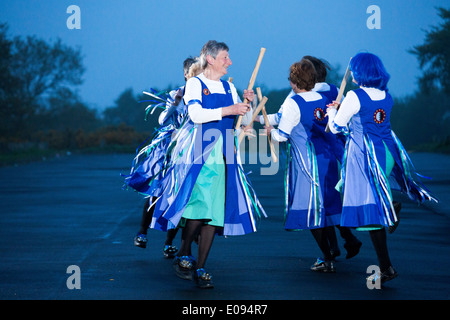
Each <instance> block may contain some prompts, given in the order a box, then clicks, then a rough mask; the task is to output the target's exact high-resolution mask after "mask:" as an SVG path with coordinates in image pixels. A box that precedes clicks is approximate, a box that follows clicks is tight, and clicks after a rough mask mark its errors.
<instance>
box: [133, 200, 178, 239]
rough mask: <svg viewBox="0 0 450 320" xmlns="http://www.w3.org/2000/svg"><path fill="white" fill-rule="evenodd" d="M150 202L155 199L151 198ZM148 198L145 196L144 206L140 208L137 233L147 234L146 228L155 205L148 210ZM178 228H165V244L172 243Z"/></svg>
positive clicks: (150, 220)
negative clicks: (139, 225)
mask: <svg viewBox="0 0 450 320" xmlns="http://www.w3.org/2000/svg"><path fill="white" fill-rule="evenodd" d="M151 200H152V203H153V202H154V201H155V200H156V198H155V197H152V198H151ZM149 207H150V198H147V201H146V202H145V205H144V208H143V209H142V219H141V227H140V228H139V233H143V234H147V230H148V228H149V226H150V223H151V222H152V218H153V212H154V211H155V206H153V207H151V208H150V210H149V209H148V208H149ZM177 232H178V228H175V229H169V230H167V237H166V242H165V243H164V244H165V245H172V242H173V239H174V238H175V236H176V235H177Z"/></svg>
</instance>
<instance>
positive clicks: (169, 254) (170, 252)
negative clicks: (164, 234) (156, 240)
mask: <svg viewBox="0 0 450 320" xmlns="http://www.w3.org/2000/svg"><path fill="white" fill-rule="evenodd" d="M177 252H178V248H177V247H175V246H173V245H169V244H166V245H165V246H164V249H163V254H164V257H165V258H167V259H172V258H173V257H175V253H177Z"/></svg>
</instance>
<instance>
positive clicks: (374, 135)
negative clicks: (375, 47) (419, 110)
mask: <svg viewBox="0 0 450 320" xmlns="http://www.w3.org/2000/svg"><path fill="white" fill-rule="evenodd" d="M350 70H351V71H352V76H353V81H354V82H355V83H356V84H357V85H358V86H360V88H359V89H357V90H354V91H350V92H349V93H347V96H346V97H345V99H344V100H343V102H342V105H341V106H340V108H339V111H337V110H336V108H337V107H338V105H337V103H335V102H334V103H333V104H330V105H329V107H330V108H329V109H328V110H327V113H328V115H329V127H330V130H331V132H333V133H338V132H343V133H344V134H346V135H348V136H349V139H348V142H347V145H346V150H345V155H344V162H343V166H342V172H341V177H342V178H341V182H342V183H343V184H341V187H342V190H343V210H342V217H341V226H347V227H356V228H357V230H368V231H369V233H370V237H371V240H372V243H373V246H374V248H375V251H376V254H377V258H378V262H379V268H380V274H378V275H373V277H369V280H374V279H375V278H376V277H377V278H379V279H380V281H381V283H384V282H386V281H389V280H392V279H394V278H395V277H396V276H397V272H396V270H395V269H394V268H393V266H392V263H391V261H390V257H389V253H388V248H387V239H386V231H385V227H392V226H394V225H395V224H396V223H397V222H398V216H397V213H396V211H395V208H394V205H393V199H392V194H391V187H390V182H391V183H394V184H393V186H395V185H398V186H399V187H400V190H402V191H403V192H405V193H407V194H408V196H409V197H410V198H411V199H413V200H417V201H418V202H423V201H424V200H433V201H436V202H437V199H436V198H435V197H434V196H433V195H432V194H430V193H429V192H428V190H427V189H426V188H425V187H424V186H423V185H422V184H421V182H420V181H419V180H418V177H417V174H416V173H415V172H414V169H413V166H412V163H411V161H410V159H409V157H408V154H407V153H406V151H405V149H404V148H403V146H402V144H401V143H400V140H399V139H398V138H397V136H396V135H395V134H394V132H393V131H392V130H391V125H390V115H391V110H392V106H393V100H392V97H391V95H390V94H389V92H388V90H387V83H388V81H389V78H390V76H389V74H388V73H387V71H386V69H385V68H384V65H383V63H382V61H381V60H380V58H379V57H377V56H376V55H374V54H371V53H359V54H357V55H356V56H354V57H353V58H352V59H351V61H350ZM390 177H391V178H392V179H391V181H389V180H388V179H389V178H390Z"/></svg>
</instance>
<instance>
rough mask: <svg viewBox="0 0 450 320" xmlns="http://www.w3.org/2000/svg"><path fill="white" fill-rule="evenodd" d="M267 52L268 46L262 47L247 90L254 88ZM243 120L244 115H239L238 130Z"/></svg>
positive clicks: (245, 101)
mask: <svg viewBox="0 0 450 320" xmlns="http://www.w3.org/2000/svg"><path fill="white" fill-rule="evenodd" d="M265 52H266V48H261V50H260V52H259V56H258V60H256V65H255V69H253V73H252V77H251V78H250V82H249V83H248V87H247V90H251V89H253V85H254V84H255V80H256V76H257V74H258V71H259V66H260V65H261V61H262V59H263V57H264V53H265ZM244 103H248V100H247V99H244ZM241 122H242V116H239V117H238V120H237V122H236V130H238V129H239V128H240V126H241Z"/></svg>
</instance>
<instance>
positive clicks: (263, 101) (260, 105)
mask: <svg viewBox="0 0 450 320" xmlns="http://www.w3.org/2000/svg"><path fill="white" fill-rule="evenodd" d="M266 102H267V97H264V98H262V99H261V101H260V102H259V105H258V107H256V110H255V111H254V112H253V116H252V120H251V121H250V123H249V124H248V125H247V126H246V128H247V127H249V126H250V125H251V124H252V123H253V121H255V119H256V116H257V115H258V113H259V112H260V111H261V109H262V108H263V107H264V105H265V104H266ZM244 136H245V129H243V130H242V131H241V133H240V134H239V143H241V141H242V139H243V138H244Z"/></svg>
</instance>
